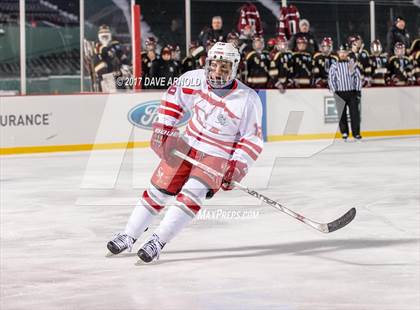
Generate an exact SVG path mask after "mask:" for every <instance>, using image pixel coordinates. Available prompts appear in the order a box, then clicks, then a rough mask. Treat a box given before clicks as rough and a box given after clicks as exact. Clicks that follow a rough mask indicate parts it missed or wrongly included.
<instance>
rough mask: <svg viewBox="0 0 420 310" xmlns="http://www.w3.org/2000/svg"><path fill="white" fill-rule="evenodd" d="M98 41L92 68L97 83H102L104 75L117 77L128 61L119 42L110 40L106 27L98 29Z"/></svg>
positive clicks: (109, 31)
mask: <svg viewBox="0 0 420 310" xmlns="http://www.w3.org/2000/svg"><path fill="white" fill-rule="evenodd" d="M98 40H99V42H98V43H96V45H95V58H94V68H95V73H96V75H97V77H98V79H99V81H100V82H102V80H103V77H104V75H105V74H109V73H111V74H112V75H113V76H114V77H117V76H119V75H120V74H121V67H122V66H123V65H124V66H125V67H128V65H129V61H128V57H127V55H126V54H125V53H124V50H123V48H122V46H121V44H120V42H118V41H115V40H112V34H111V29H110V28H109V27H108V26H107V25H102V26H101V27H99V31H98ZM114 77H112V78H113V79H114ZM100 85H103V83H100ZM101 89H102V88H101Z"/></svg>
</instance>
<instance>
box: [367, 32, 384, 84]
mask: <svg viewBox="0 0 420 310" xmlns="http://www.w3.org/2000/svg"><path fill="white" fill-rule="evenodd" d="M387 67H388V59H387V56H386V54H385V53H382V44H381V41H379V40H374V41H373V42H372V43H371V44H370V57H369V68H367V70H366V73H367V75H368V76H367V78H368V86H385V84H386V77H387V75H388V68H387Z"/></svg>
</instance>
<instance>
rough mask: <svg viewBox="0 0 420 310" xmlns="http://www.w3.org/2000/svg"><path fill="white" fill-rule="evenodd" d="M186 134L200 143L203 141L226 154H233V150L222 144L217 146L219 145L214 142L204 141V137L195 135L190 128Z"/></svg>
mask: <svg viewBox="0 0 420 310" xmlns="http://www.w3.org/2000/svg"><path fill="white" fill-rule="evenodd" d="M185 132H186V133H187V135H189V136H191V137H194V138H196V139H197V140H198V141H201V142H203V143H206V144H209V145H213V146H215V147H218V148H219V149H221V150H222V151H224V152H226V153H228V154H232V153H233V150H230V149H227V148H225V147H223V146H221V145H220V144H217V143H214V142H211V141H207V140H203V137H200V136H199V135H197V134H195V133H194V132H192V131H191V130H190V128H188V127H187V129H186V130H185Z"/></svg>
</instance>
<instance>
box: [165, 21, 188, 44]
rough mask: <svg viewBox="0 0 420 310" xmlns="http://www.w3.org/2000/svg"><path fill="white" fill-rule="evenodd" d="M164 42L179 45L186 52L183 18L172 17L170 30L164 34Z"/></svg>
mask: <svg viewBox="0 0 420 310" xmlns="http://www.w3.org/2000/svg"><path fill="white" fill-rule="evenodd" d="M163 42H164V43H165V44H168V45H171V46H179V47H180V48H181V51H182V52H185V33H184V32H183V27H182V20H181V19H179V18H174V19H172V21H171V27H170V29H169V31H167V32H165V34H164V38H163Z"/></svg>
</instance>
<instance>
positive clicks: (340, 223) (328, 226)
mask: <svg viewBox="0 0 420 310" xmlns="http://www.w3.org/2000/svg"><path fill="white" fill-rule="evenodd" d="M173 154H174V155H176V156H178V157H179V158H181V159H183V160H185V161H187V162H189V163H190V164H192V165H194V166H196V167H198V168H200V169H202V170H204V171H206V172H207V173H209V174H212V175H214V176H218V177H223V174H222V173H220V172H219V171H216V170H214V169H212V168H211V167H209V166H207V165H204V164H202V163H200V162H199V161H197V160H195V159H193V158H191V157H189V156H187V155H185V154H183V153H181V152H179V151H177V150H175V151H173ZM233 185H234V186H235V187H236V188H238V189H240V190H242V191H244V192H245V193H247V194H249V195H251V196H254V197H255V198H257V199H259V200H262V201H264V202H265V203H266V204H268V205H269V206H271V207H273V208H275V209H277V210H279V211H281V212H283V213H286V214H287V215H289V216H291V217H293V218H295V219H297V220H299V221H301V222H303V223H305V224H306V225H309V226H310V227H312V228H314V229H316V230H318V231H320V232H323V233H330V232H333V231H336V230H338V229H341V228H343V227H344V226H346V225H347V224H349V223H350V222H351V221H352V220H353V219H354V217H355V216H356V209H355V208H351V209H350V210H349V211H347V213H346V214H344V215H343V216H341V217H339V218H338V219H336V220H335V221H332V222H329V223H318V222H315V221H313V220H311V219H308V218H306V217H304V216H303V215H300V214H299V213H296V212H294V211H292V210H290V209H288V208H286V207H285V206H283V205H281V204H280V203H278V202H277V201H274V200H272V199H270V198H268V197H266V196H264V195H262V194H260V193H258V192H256V191H254V190H252V189H250V188H248V187H246V186H244V185H242V184H241V183H239V182H233Z"/></svg>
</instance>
